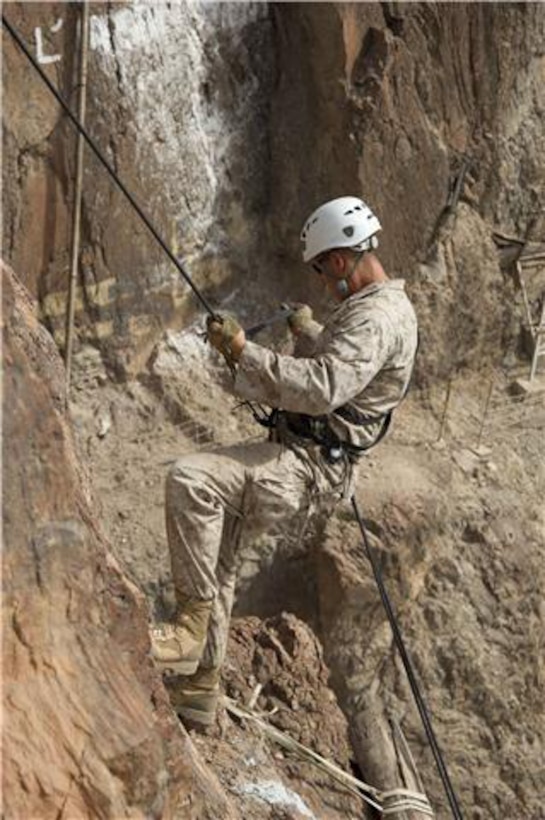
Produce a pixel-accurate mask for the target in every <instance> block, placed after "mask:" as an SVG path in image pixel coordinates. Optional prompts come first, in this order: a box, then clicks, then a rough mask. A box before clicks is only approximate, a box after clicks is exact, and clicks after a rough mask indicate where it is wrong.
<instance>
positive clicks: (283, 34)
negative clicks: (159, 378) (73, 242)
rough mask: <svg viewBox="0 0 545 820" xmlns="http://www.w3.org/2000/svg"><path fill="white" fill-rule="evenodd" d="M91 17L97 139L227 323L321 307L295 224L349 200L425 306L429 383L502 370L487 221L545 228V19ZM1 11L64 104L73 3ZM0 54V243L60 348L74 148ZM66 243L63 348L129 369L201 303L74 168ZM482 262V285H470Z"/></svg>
mask: <svg viewBox="0 0 545 820" xmlns="http://www.w3.org/2000/svg"><path fill="white" fill-rule="evenodd" d="M92 11H93V13H92V18H91V42H90V46H91V49H90V67H89V72H90V73H89V100H88V125H89V130H90V131H91V133H92V134H93V135H94V137H95V139H96V141H97V143H98V144H99V146H100V147H101V148H102V150H103V151H104V153H105V154H106V156H107V158H108V159H109V160H110V161H111V162H112V163H113V165H114V167H115V168H116V169H117V171H118V172H119V173H120V175H121V176H122V178H123V179H124V181H125V182H126V184H127V185H128V186H129V188H130V189H131V190H133V191H134V193H135V194H136V196H137V198H138V200H139V201H140V202H141V204H143V205H144V206H145V208H146V210H147V211H148V212H149V213H150V214H151V216H152V218H153V220H154V222H155V223H156V225H157V227H158V228H159V230H160V232H161V233H162V234H163V235H164V236H165V238H166V240H167V242H168V243H169V244H170V245H171V246H172V248H173V249H174V250H175V252H176V253H179V254H181V255H183V256H184V257H185V258H186V261H187V262H188V265H189V269H190V270H191V272H192V274H193V276H194V277H195V281H196V282H197V284H198V285H199V286H200V287H202V288H203V289H204V291H205V292H206V293H207V294H208V295H209V296H210V297H211V298H212V299H213V301H214V304H215V305H218V304H222V303H224V302H225V301H226V300H229V299H231V300H235V301H231V303H230V304H231V306H232V307H234V308H235V309H236V310H237V311H238V312H239V313H240V314H241V315H243V316H245V315H246V313H247V312H251V309H252V308H253V310H254V312H255V306H256V304H258V303H259V304H260V305H261V307H262V308H263V310H264V311H265V310H266V309H267V306H268V305H270V304H272V303H274V300H278V299H279V298H283V299H285V298H286V297H287V296H290V297H292V298H294V297H297V298H301V299H305V300H311V301H312V302H313V303H314V304H315V305H316V306H321V303H320V298H319V295H318V294H317V293H316V292H315V289H314V288H312V287H309V281H308V277H307V276H306V273H305V272H304V271H303V269H302V266H301V264H300V261H299V241H298V231H299V226H300V225H301V222H302V220H303V219H304V217H305V216H306V215H307V214H308V212H309V211H310V210H311V209H312V208H313V207H315V206H316V205H317V203H319V202H320V201H323V200H324V199H326V198H329V197H331V196H334V195H337V194H342V193H346V192H347V191H349V192H355V193H359V192H361V193H363V194H364V195H365V197H366V198H367V199H368V200H369V201H370V203H371V204H372V205H373V206H374V208H375V209H376V210H377V212H378V213H379V215H380V219H381V221H382V223H383V226H384V231H383V235H382V244H381V256H382V258H383V259H384V261H385V262H386V265H387V267H388V269H389V270H390V271H391V272H393V273H395V274H397V275H402V276H404V277H406V278H407V279H408V281H409V284H410V290H411V294H412V296H413V298H414V299H415V301H417V303H418V306H419V307H420V308H421V313H422V322H421V326H422V340H423V344H422V353H421V360H422V362H423V363H424V365H425V367H423V368H421V372H422V371H423V370H424V369H425V370H426V372H427V373H428V374H429V373H433V374H434V375H436V374H439V375H444V374H445V373H446V372H447V371H452V369H453V368H455V367H456V368H457V367H459V366H466V365H470V366H472V365H474V364H476V363H479V362H482V361H483V360H484V359H489V358H492V359H495V360H497V359H498V357H499V358H501V355H502V354H501V352H498V346H497V332H496V327H497V325H498V318H499V317H500V316H502V317H505V313H506V312H507V311H509V310H511V309H512V304H511V302H512V293H511V291H510V288H509V283H508V282H506V281H505V280H504V276H503V275H502V273H501V272H500V270H499V267H498V266H497V265H496V264H495V263H494V262H493V248H492V246H491V243H490V235H491V231H492V228H493V227H494V226H496V227H500V228H502V229H503V230H504V231H506V232H507V233H514V234H517V235H519V236H522V237H523V238H527V239H536V240H538V239H540V238H542V237H543V235H544V232H545V223H544V217H543V211H542V207H541V205H540V203H541V201H542V199H543V188H544V182H545V180H544V171H543V163H542V161H541V158H542V156H543V155H544V153H545V145H544V136H543V129H542V127H541V122H542V116H543V109H544V106H545V102H544V95H543V83H542V66H543V42H544V39H545V38H544V36H543V34H544V29H545V11H544V8H543V6H542V5H540V4H532V3H527V4H520V3H518V4H517V3H513V4H509V3H506V4H480V5H474V4H460V3H457V4H451V5H448V4H447V5H445V4H439V5H436V4H435V5H434V4H431V3H430V4H404V5H403V4H396V3H380V4H379V3H359V4H358V3H355V4H341V3H339V4H336V3H280V4H270V5H269V4H265V3H236V4H226V3H203V4H186V3H182V4H174V5H172V6H168V5H166V4H163V5H161V4H159V5H157V4H155V5H152V4H149V3H134V4H128V5H126V4H109V5H106V4H105V5H103V6H96V7H93V10H92ZM7 13H8V14H9V17H10V20H11V21H12V23H13V24H14V25H16V26H17V27H18V29H19V30H20V31H21V33H22V34H23V36H25V37H26V39H27V42H29V43H30V44H31V45H32V46H33V48H34V50H35V51H37V50H38V46H37V41H36V36H37V35H36V29H37V28H38V29H39V30H40V31H41V38H42V52H43V54H44V56H45V57H46V58H52V57H54V58H58V59H57V62H53V63H50V64H47V63H46V64H45V65H44V68H45V70H46V71H47V72H48V73H49V74H50V76H51V77H52V78H53V79H54V80H55V81H56V82H57V83H58V85H59V87H60V88H61V90H62V91H63V92H64V93H65V96H67V97H70V94H71V90H72V88H73V85H74V63H75V62H76V53H75V45H76V43H77V38H76V34H75V31H76V14H77V11H76V7H73V6H70V7H67V6H66V5H65V4H61V3H50V4H38V5H36V4H23V3H13V4H10V7H9V9H8V10H7ZM4 43H5V46H4V48H5V71H6V83H5V94H4V111H3V115H4V123H5V128H4V133H5V143H4V144H5V152H4V163H3V166H4V180H5V186H4V190H5V193H6V196H5V200H6V203H5V218H4V234H5V235H4V248H5V252H6V254H7V257H8V259H9V260H10V261H11V262H12V264H14V265H15V267H16V269H19V268H20V269H21V270H25V271H28V272H29V273H28V281H27V284H28V285H29V287H30V289H31V291H32V292H33V293H34V294H37V295H39V296H40V301H41V307H42V311H43V315H44V317H45V319H46V321H47V322H48V324H49V326H50V328H51V329H52V330H53V331H54V332H55V334H56V338H57V341H58V343H59V344H62V337H63V316H64V305H65V300H66V289H67V285H66V282H67V265H68V220H69V214H70V208H71V202H70V200H71V196H72V174H73V169H72V163H73V160H72V158H71V151H72V149H71V146H72V145H73V144H74V138H73V134H72V131H71V130H70V129H69V128H68V126H67V124H66V123H65V122H64V118H63V117H62V116H60V115H59V112H58V109H57V105H56V103H54V102H53V101H52V100H51V99H50V97H49V96H48V92H47V91H46V90H45V89H44V88H43V87H42V85H41V83H40V80H39V79H38V78H37V77H36V75H35V74H34V72H33V71H32V69H31V68H30V67H29V66H28V65H27V64H26V63H25V61H24V59H23V58H22V56H21V55H20V54H19V53H18V52H16V50H15V46H14V45H13V43H12V42H11V41H10V40H9V38H8V37H6V38H5V40H4ZM23 87H24V88H25V94H26V95H27V96H29V98H30V100H31V102H32V105H31V106H29V107H27V109H26V111H27V112H31V113H32V116H28V115H27V114H25V115H24V116H23V115H22V111H21V107H20V105H19V100H20V97H21V89H22V88H23ZM458 197H459V199H460V202H462V203H463V207H462V208H459V209H457V208H456V207H455V206H456V199H457V198H458ZM455 211H456V212H457V221H456V229H455V235H454V236H452V238H451V235H450V234H451V231H450V228H451V227H452V225H450V226H449V224H448V223H449V220H448V219H446V218H447V217H449V216H450V217H452V216H453V213H454V212H455ZM445 221H446V222H447V224H446V225H445ZM451 221H452V220H451ZM445 228H446V229H447V230H443V229H445ZM468 234H471V237H472V240H471V243H470V246H469V247H468V245H467V243H466V237H467V235H468ZM82 241H83V244H82V250H81V281H80V288H79V291H78V300H77V317H78V326H79V336H80V338H81V339H82V340H86V341H93V343H95V344H97V345H99V346H100V347H101V348H102V350H103V352H104V354H105V355H106V356H107V358H108V359H109V362H110V364H111V365H113V366H114V367H115V369H117V371H118V372H120V373H125V374H127V373H128V374H130V373H135V372H137V371H139V370H140V369H141V367H142V364H143V361H144V360H145V358H146V357H147V355H148V353H149V351H150V350H151V349H152V348H153V346H154V344H155V342H156V341H157V339H158V337H159V335H160V333H161V332H162V330H163V329H164V327H165V326H166V325H169V324H170V325H172V324H173V323H174V322H176V321H180V320H182V321H187V320H188V319H191V318H192V317H193V315H194V314H195V312H196V310H197V309H198V305H197V303H196V301H195V299H194V297H193V296H192V295H191V293H190V291H189V289H188V287H187V285H186V284H184V283H183V281H182V280H181V278H180V276H179V274H178V273H177V272H176V271H175V270H174V268H173V267H172V265H171V264H170V263H169V262H168V260H166V258H165V257H164V256H163V255H162V254H161V252H160V251H159V250H158V249H157V248H156V247H155V244H154V242H153V241H152V240H151V239H150V238H149V237H148V236H147V232H146V229H145V228H144V227H143V226H142V225H141V224H140V223H139V221H138V219H137V218H136V216H135V215H134V214H133V213H132V212H131V209H130V206H129V205H128V204H127V203H126V201H125V200H124V199H123V198H122V196H121V194H120V193H119V192H118V191H117V190H116V189H115V187H114V186H113V184H112V182H111V181H110V179H109V178H107V176H106V174H105V172H104V171H103V169H102V168H101V167H99V166H98V165H97V162H96V160H95V159H94V158H93V157H92V156H89V154H87V158H86V172H85V182H84V219H83V237H82ZM482 270H485V271H486V281H487V287H486V288H485V289H484V290H483V291H482V292H481V291H479V292H477V293H473V290H474V288H473V283H475V282H477V283H478V282H480V279H481V272H482ZM478 287H479V285H478V284H477V288H478ZM460 300H461V302H462V305H461V310H460V311H457V310H456V311H450V313H449V306H451V305H452V304H453V303H456V304H458V303H459V301H460ZM447 314H448V321H446V322H444V321H443V318H444V317H445V316H446V315H447ZM513 330H514V329H513ZM467 336H468V337H469V338H470V341H469V342H468V343H465V342H464V345H463V349H462V350H460V349H459V345H460V339H465V338H466V337H467ZM512 341H513V332H511V333H509V332H507V333H506V334H505V335H504V338H503V343H504V345H506V344H509V343H512Z"/></svg>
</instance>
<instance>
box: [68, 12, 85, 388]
mask: <svg viewBox="0 0 545 820" xmlns="http://www.w3.org/2000/svg"><path fill="white" fill-rule="evenodd" d="M80 44H81V49H80V65H79V100H78V119H79V121H80V123H81V124H82V125H84V124H85V108H86V102H87V56H88V52H89V2H88V0H83V3H82V16H81V39H80ZM83 146H84V140H83V137H82V135H81V133H78V140H77V148H76V185H75V189H74V216H73V221H72V248H71V261H70V281H69V288H68V306H67V312H66V336H65V340H66V341H65V365H66V404H68V399H69V394H70V378H71V372H72V348H73V340H74V312H75V304H76V287H77V278H78V259H79V244H80V231H81V194H82V182H83Z"/></svg>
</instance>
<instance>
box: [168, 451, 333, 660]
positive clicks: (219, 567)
mask: <svg viewBox="0 0 545 820" xmlns="http://www.w3.org/2000/svg"><path fill="white" fill-rule="evenodd" d="M346 472H347V470H346V465H336V466H335V467H330V466H328V467H327V468H326V469H323V467H320V465H319V461H317V460H316V459H313V458H312V457H311V454H309V451H308V450H307V451H305V449H304V448H303V449H302V450H300V451H299V452H297V450H296V449H295V450H294V449H291V448H288V447H286V446H285V445H283V444H279V443H274V442H270V441H260V442H251V443H247V444H241V445H237V446H233V447H224V448H220V449H217V450H215V451H212V452H203V453H194V454H190V455H187V456H184V457H183V458H181V459H180V460H178V461H177V462H176V463H175V464H174V465H173V467H172V468H171V470H170V472H169V474H168V477H167V482H166V526H167V537H168V544H169V551H170V558H171V565H172V576H173V581H174V588H175V591H176V595H177V597H179V598H180V599H182V598H183V596H190V597H192V598H199V599H201V600H213V601H214V604H213V608H212V615H211V618H210V623H209V627H208V639H207V644H206V648H205V652H204V656H203V659H202V666H203V667H204V668H211V667H215V666H219V665H221V663H222V662H223V659H224V656H225V651H226V645H227V637H228V630H229V620H230V616H231V609H232V606H233V599H234V593H235V583H236V572H237V547H238V545H239V543H240V540H241V535H242V531H243V530H244V536H245V539H246V538H247V537H248V536H249V537H251V535H252V534H253V533H254V532H255V533H256V535H258V534H259V533H263V532H265V531H267V533H270V532H277V533H281V532H282V531H286V529H285V528H290V527H293V526H300V525H301V521H303V522H304V521H305V520H306V519H307V518H308V515H309V514H310V513H311V511H312V509H313V508H316V507H318V506H320V505H322V504H325V503H334V502H335V501H336V500H338V499H339V498H340V496H341V494H342V488H343V486H344V485H345V483H346Z"/></svg>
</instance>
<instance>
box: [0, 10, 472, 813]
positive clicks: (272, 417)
mask: <svg viewBox="0 0 545 820" xmlns="http://www.w3.org/2000/svg"><path fill="white" fill-rule="evenodd" d="M2 24H3V25H4V27H5V28H6V29H7V31H8V32H9V34H10V36H11V37H12V38H13V40H14V41H15V42H16V43H17V45H18V46H19V48H20V49H21V51H22V52H23V54H24V55H25V57H26V58H27V59H28V60H29V61H30V63H31V64H32V66H33V67H34V69H35V70H36V72H37V73H38V74H39V76H40V78H41V79H42V81H43V82H44V83H45V85H46V86H47V87H48V89H49V90H50V92H51V93H52V94H53V96H54V97H55V99H56V100H57V101H58V103H59V104H60V106H61V108H62V109H63V110H64V112H65V113H66V115H67V116H68V118H69V119H70V121H71V122H72V124H73V125H74V127H75V128H76V130H77V131H78V132H79V133H80V134H81V135H82V137H83V138H84V139H85V141H86V142H87V144H88V145H89V147H90V148H91V150H92V151H93V153H94V154H95V156H96V157H97V159H98V160H99V162H100V163H101V164H102V165H103V166H104V168H105V169H106V171H107V172H108V174H109V175H110V177H111V178H112V179H113V181H114V183H115V184H116V185H117V186H118V187H119V188H120V190H121V191H122V193H123V194H124V195H125V197H126V199H128V201H129V203H130V204H131V206H132V208H133V209H134V210H135V211H136V213H137V214H138V216H139V217H140V219H141V220H142V221H143V222H144V224H145V225H146V227H147V228H148V230H149V232H150V233H151V235H152V236H153V237H154V239H155V240H156V241H157V242H158V243H159V245H160V246H161V248H162V249H163V251H164V252H165V253H166V254H167V256H168V258H169V259H170V261H171V262H172V263H173V264H174V265H175V267H176V268H177V270H178V272H179V273H180V274H181V276H182V277H183V279H184V280H185V281H186V282H187V284H188V285H189V287H190V288H191V290H192V291H193V293H194V294H195V296H196V297H197V299H198V300H199V302H200V303H201V305H202V306H203V307H204V309H205V310H206V311H207V313H208V314H209V315H210V316H211V317H213V318H215V319H216V320H217V321H220V322H221V321H222V318H221V316H218V314H217V312H216V311H214V310H213V309H212V307H211V306H210V304H209V303H208V301H207V300H206V299H205V297H204V296H203V294H202V293H201V291H200V290H199V288H198V287H197V286H196V285H195V284H194V283H193V281H192V279H191V277H190V275H189V273H188V272H187V270H186V269H185V267H184V265H183V263H182V262H181V261H180V260H179V259H178V258H177V257H176V256H175V255H174V254H173V253H172V251H171V250H170V248H169V247H168V245H167V244H166V242H165V241H164V240H163V239H162V237H161V236H160V234H159V233H158V231H157V230H156V228H155V227H154V225H153V224H152V222H151V220H150V219H149V217H148V216H147V214H146V213H145V212H144V211H143V209H142V208H141V207H140V205H139V204H138V202H137V201H136V200H135V198H134V197H133V195H132V194H131V193H130V191H129V190H128V189H127V188H126V186H125V185H124V183H123V182H122V180H121V179H120V177H119V175H118V174H117V172H116V171H115V170H114V169H113V168H112V166H111V165H110V163H109V162H108V160H107V159H106V158H105V157H104V156H103V154H102V152H101V151H100V149H99V148H98V147H97V145H96V144H95V142H94V140H93V139H92V137H91V136H90V135H89V134H88V132H87V130H86V129H85V128H84V127H83V126H82V125H81V123H80V122H79V120H78V119H77V117H75V116H74V114H72V112H71V110H70V108H69V106H68V104H67V103H66V102H65V101H64V99H63V98H62V96H61V95H60V94H59V92H58V91H57V89H56V88H55V86H54V85H53V83H52V82H51V81H50V80H49V78H48V77H47V75H46V74H45V72H44V71H43V70H42V68H41V66H40V65H39V63H38V62H37V61H36V60H35V58H34V57H33V56H32V54H31V53H30V51H29V49H28V48H27V46H26V45H25V43H24V41H23V40H22V39H21V37H20V36H19V34H18V33H17V32H16V31H15V30H14V28H13V27H12V26H11V24H10V23H9V22H8V21H7V19H6V18H5V17H4V15H2ZM278 318H280V315H275V316H274V317H271V319H270V320H267V321H265V322H262V323H261V324H259V325H256V326H254V327H253V328H250V333H252V335H255V334H256V333H258V332H259V331H260V330H262V329H263V328H264V327H267V326H268V325H269V324H272V323H273V322H274V321H277V320H278ZM282 318H286V313H285V311H283V314H282ZM407 389H408V385H407ZM406 392H407V391H405V394H406ZM405 394H404V395H405ZM241 404H242V405H243V406H246V407H248V408H249V409H250V410H251V412H252V414H253V415H254V418H255V420H256V421H257V422H258V423H259V424H261V425H262V426H264V427H268V428H269V429H271V430H273V429H274V428H275V427H277V426H278V424H279V423H280V422H281V420H282V419H283V420H284V421H285V422H286V423H287V426H288V429H291V430H292V432H294V433H295V435H298V436H301V437H302V438H306V439H311V440H313V441H315V442H316V443H317V444H320V446H321V447H322V453H323V454H324V457H325V458H327V459H329V460H338V459H339V458H342V457H343V455H347V456H348V458H349V459H353V460H356V459H357V458H358V457H359V456H360V455H361V454H362V453H363V452H364V451H365V450H368V449H370V447H372V446H374V445H375V444H377V443H378V442H379V441H380V440H381V439H382V438H383V436H384V435H386V432H387V430H388V428H389V426H390V422H391V417H392V413H391V412H390V413H387V414H384V415H383V416H382V417H381V416H378V417H376V418H373V419H371V418H366V417H365V416H363V415H362V414H359V413H357V411H355V410H354V409H353V408H350V407H348V406H346V405H345V406H344V407H341V408H338V409H337V410H336V411H335V412H336V413H337V415H338V416H340V417H341V418H344V419H345V420H346V421H348V422H350V423H352V424H356V425H357V426H365V425H366V424H375V423H376V422H377V421H380V419H381V418H382V419H383V424H382V427H381V430H380V432H379V434H378V436H377V438H376V439H375V440H374V441H373V442H372V444H370V445H369V446H368V447H356V446H354V445H352V444H349V443H346V442H342V441H340V440H339V439H338V437H337V436H336V435H335V434H334V433H333V431H332V430H331V429H330V428H329V427H328V424H327V418H326V417H318V418H315V417H311V416H306V415H305V414H297V413H285V412H284V411H279V410H273V411H272V412H271V413H268V412H267V411H266V410H265V409H264V408H263V407H262V406H261V405H259V404H257V405H256V406H254V404H253V403H251V402H247V401H245V402H242V403H241ZM352 506H353V508H354V513H355V515H356V519H357V521H358V524H359V527H360V530H361V533H362V536H363V541H364V545H365V550H366V552H367V556H368V558H369V561H370V563H371V567H372V569H373V574H374V576H375V580H376V583H377V586H378V588H379V592H380V596H381V599H382V603H383V605H384V608H385V609H386V613H387V616H388V620H389V621H390V625H391V628H392V632H393V635H394V641H395V643H396V646H397V648H398V650H399V652H400V655H401V658H402V661H403V665H404V667H405V671H406V673H407V676H408V678H409V683H410V686H411V690H412V692H413V695H414V698H415V701H416V705H417V707H418V711H419V713H420V717H421V719H422V723H423V725H424V729H425V731H426V735H427V738H428V741H429V743H430V746H431V748H432V752H433V755H434V758H435V762H436V765H437V768H438V770H439V774H440V776H441V780H442V782H443V786H444V788H445V791H446V794H447V797H448V801H449V804H450V807H451V810H452V814H453V817H454V818H455V820H463V818H462V813H461V810H460V807H459V804H458V801H457V798H456V794H455V792H454V789H453V787H452V784H451V781H450V778H449V775H448V772H447V769H446V765H445V763H444V760H443V756H442V753H441V750H440V748H439V745H438V743H437V740H436V738H435V734H434V732H433V727H432V725H431V719H430V716H429V713H428V710H427V708H426V704H425V702H424V699H423V697H422V695H421V693H420V689H419V686H418V682H417V679H416V675H415V672H414V669H413V665H412V662H411V660H410V658H409V655H408V653H407V650H406V648H405V644H404V642H403V638H402V636H401V632H400V629H399V625H398V623H397V619H396V616H395V613H394V611H393V609H392V605H391V603H390V599H389V597H388V593H387V591H386V588H385V586H384V582H383V580H382V575H381V572H380V568H379V565H378V563H377V561H376V559H375V557H374V555H373V552H372V550H371V548H370V545H369V540H368V537H367V532H366V529H365V526H364V523H363V519H362V517H361V514H360V510H359V507H358V505H357V502H356V498H355V496H352ZM402 792H403V790H395V792H390V793H389V795H388V794H385V795H383V797H384V798H386V799H385V804H387V803H388V801H389V802H390V805H389V806H387V805H385V806H384V809H385V811H384V814H390V813H392V812H393V811H394V810H397V811H399V810H401V808H407V809H408V808H411V807H412V808H416V805H415V804H414V802H413V801H414V800H415V799H416V800H417V801H418V798H419V797H420V795H418V796H415V795H414V793H405V794H402ZM369 802H370V801H369ZM380 808H382V807H380Z"/></svg>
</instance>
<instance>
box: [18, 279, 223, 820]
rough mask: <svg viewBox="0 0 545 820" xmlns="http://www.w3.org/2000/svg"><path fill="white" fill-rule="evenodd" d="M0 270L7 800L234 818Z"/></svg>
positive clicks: (21, 299)
mask: <svg viewBox="0 0 545 820" xmlns="http://www.w3.org/2000/svg"><path fill="white" fill-rule="evenodd" d="M2 274H3V275H2V280H3V281H2V285H3V300H4V301H3V316H4V358H5V371H4V413H3V418H4V425H5V426H4V436H5V437H4V462H3V463H4V476H3V488H4V510H5V512H4V579H3V580H4V594H3V623H4V630H3V639H4V640H3V652H4V665H3V695H4V736H3V741H4V747H3V752H4V753H3V763H4V765H3V789H2V791H3V801H4V811H5V812H6V815H7V816H9V817H13V818H21V819H22V818H27V817H38V816H39V817H42V818H49V817H51V818H53V817H59V816H61V815H66V816H69V817H103V818H111V817H122V816H123V817H135V818H136V817H142V818H143V817H148V818H149V817H157V818H159V817H161V818H167V817H180V816H184V817H199V818H201V817H217V816H222V817H223V816H225V817H227V816H232V814H231V810H230V808H229V804H228V801H227V799H226V797H225V796H224V795H223V793H222V791H221V789H220V787H219V785H218V784H217V782H216V781H215V780H214V778H213V776H212V775H211V774H210V773H207V772H206V769H205V767H204V766H203V764H202V763H201V762H200V761H199V758H198V756H197V754H196V753H195V751H194V749H193V747H192V745H191V743H190V741H189V740H188V738H187V735H186V734H185V732H184V731H183V729H182V728H181V727H180V725H179V724H178V722H177V720H176V718H175V716H174V715H173V714H172V712H171V711H170V709H169V706H168V699H167V696H166V693H165V690H164V688H163V686H162V683H161V680H160V678H159V676H158V675H157V673H156V672H155V671H154V669H153V666H152V664H151V662H150V660H149V658H148V655H147V653H148V650H149V640H148V631H147V609H146V606H145V602H144V600H143V598H142V595H141V594H140V593H138V591H137V589H136V588H135V587H133V586H132V585H131V584H130V583H129V582H128V581H127V579H126V578H125V577H124V576H123V575H122V573H121V572H120V570H119V568H118V566H117V564H116V562H115V561H114V559H113V557H112V555H111V553H110V552H109V549H108V547H107V545H106V543H105V541H104V536H103V534H102V533H101V531H100V528H99V526H98V524H97V521H96V519H95V518H94V515H93V511H92V507H91V506H90V497H89V488H88V485H87V484H86V481H85V477H84V476H83V475H82V474H81V470H80V468H79V467H78V463H77V461H76V458H75V455H74V449H73V443H72V437H71V433H70V431H69V428H68V426H67V423H66V420H65V418H64V413H63V407H64V396H63V381H64V380H63V377H64V374H63V369H62V364H61V361H60V359H59V357H58V354H57V351H56V349H55V345H54V343H53V340H52V339H51V337H50V336H49V334H48V333H47V332H46V331H45V330H44V328H43V327H42V326H41V325H40V324H39V323H38V321H37V319H36V305H35V303H33V302H32V301H31V299H30V298H29V296H28V294H27V293H26V291H25V290H24V288H23V287H22V285H21V284H20V283H19V282H18V281H17V279H16V277H15V276H14V274H13V273H12V272H11V271H10V270H9V269H8V268H3V271H2Z"/></svg>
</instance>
